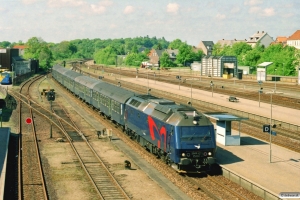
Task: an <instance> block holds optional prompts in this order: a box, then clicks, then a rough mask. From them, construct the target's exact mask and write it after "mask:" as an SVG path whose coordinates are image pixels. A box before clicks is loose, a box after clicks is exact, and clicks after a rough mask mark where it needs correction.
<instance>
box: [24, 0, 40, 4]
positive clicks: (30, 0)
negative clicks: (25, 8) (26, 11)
mask: <svg viewBox="0 0 300 200" xmlns="http://www.w3.org/2000/svg"><path fill="white" fill-rule="evenodd" d="M35 2H37V0H22V3H23V4H27V5H28V4H33V3H35Z"/></svg>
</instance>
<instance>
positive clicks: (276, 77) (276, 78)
mask: <svg viewBox="0 0 300 200" xmlns="http://www.w3.org/2000/svg"><path fill="white" fill-rule="evenodd" d="M276 71H277V69H276V68H275V90H274V92H275V93H276V80H277V77H276Z"/></svg>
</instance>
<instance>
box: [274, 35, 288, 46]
mask: <svg viewBox="0 0 300 200" xmlns="http://www.w3.org/2000/svg"><path fill="white" fill-rule="evenodd" d="M272 44H282V45H283V46H285V45H286V44H287V37H285V36H278V37H277V38H276V40H275V41H274V42H272Z"/></svg>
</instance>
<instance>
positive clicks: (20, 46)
mask: <svg viewBox="0 0 300 200" xmlns="http://www.w3.org/2000/svg"><path fill="white" fill-rule="evenodd" d="M25 48H26V46H25V45H15V46H14V47H13V49H19V55H20V56H23V55H24V51H25Z"/></svg>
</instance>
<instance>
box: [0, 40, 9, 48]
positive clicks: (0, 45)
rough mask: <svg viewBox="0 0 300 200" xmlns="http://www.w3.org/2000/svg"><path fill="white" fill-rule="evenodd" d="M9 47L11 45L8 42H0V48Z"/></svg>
mask: <svg viewBox="0 0 300 200" xmlns="http://www.w3.org/2000/svg"><path fill="white" fill-rule="evenodd" d="M10 46H11V43H10V42H8V41H3V42H0V48H7V47H10Z"/></svg>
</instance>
